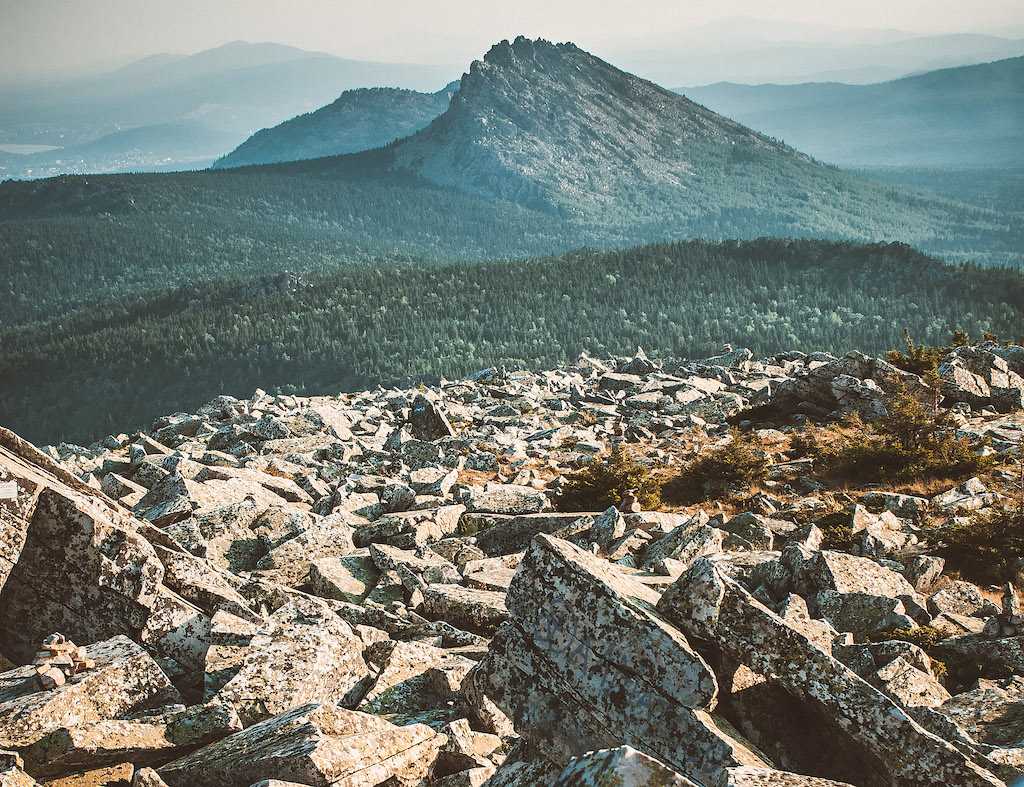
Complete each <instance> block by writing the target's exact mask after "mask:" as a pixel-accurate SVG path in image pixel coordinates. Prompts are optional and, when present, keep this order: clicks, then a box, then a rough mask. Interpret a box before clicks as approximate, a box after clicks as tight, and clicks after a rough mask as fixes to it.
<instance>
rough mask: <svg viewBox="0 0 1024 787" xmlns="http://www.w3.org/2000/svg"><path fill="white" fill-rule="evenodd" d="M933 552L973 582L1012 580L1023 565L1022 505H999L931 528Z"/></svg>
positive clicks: (991, 582)
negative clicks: (964, 518)
mask: <svg viewBox="0 0 1024 787" xmlns="http://www.w3.org/2000/svg"><path fill="white" fill-rule="evenodd" d="M927 539H928V542H929V543H930V544H931V545H932V551H933V552H934V553H935V554H937V555H939V556H940V557H942V558H945V560H946V563H947V565H948V566H949V567H950V568H951V569H954V570H956V571H959V572H960V574H961V575H962V576H964V577H966V578H967V579H969V580H971V581H972V582H976V583H979V584H997V583H1002V582H1013V581H1016V580H1017V578H1018V574H1019V572H1020V569H1021V567H1022V566H1024V508H1022V507H1020V506H1002V507H999V508H995V509H991V510H989V511H984V512H979V513H977V514H975V515H974V516H972V517H969V518H968V519H967V520H966V521H964V520H961V521H959V522H958V521H953V522H951V523H950V524H948V525H945V526H942V527H936V528H932V529H931V531H930V532H929V533H928V534H927Z"/></svg>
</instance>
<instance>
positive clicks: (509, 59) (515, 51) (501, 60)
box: [484, 36, 582, 67]
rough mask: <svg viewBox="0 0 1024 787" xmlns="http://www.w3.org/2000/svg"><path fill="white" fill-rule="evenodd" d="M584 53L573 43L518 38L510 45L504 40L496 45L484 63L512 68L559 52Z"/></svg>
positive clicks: (488, 52)
mask: <svg viewBox="0 0 1024 787" xmlns="http://www.w3.org/2000/svg"><path fill="white" fill-rule="evenodd" d="M579 51H582V50H580V49H579V47H577V46H576V45H575V44H573V43H571V42H564V43H560V44H556V43H553V42H551V41H548V40H547V39H546V38H536V39H532V38H527V37H526V36H516V38H515V40H514V41H512V42H511V43H509V41H508V39H507V38H506V39H503V40H502V41H499V42H498V43H496V44H494V46H492V47H491V48H490V49H489V50H488V51H487V54H485V55H484V62H485V63H491V64H493V65H496V66H504V67H510V66H515V65H516V64H518V63H521V62H523V61H528V60H533V59H535V58H536V57H537V56H539V55H554V54H557V53H559V52H579Z"/></svg>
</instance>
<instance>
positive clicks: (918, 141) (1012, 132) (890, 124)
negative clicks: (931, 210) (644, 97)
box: [679, 57, 1024, 168]
mask: <svg viewBox="0 0 1024 787" xmlns="http://www.w3.org/2000/svg"><path fill="white" fill-rule="evenodd" d="M679 92H681V93H684V94H685V95H686V96H687V97H689V98H692V99H693V100H694V101H697V102H699V103H701V104H703V105H705V106H707V107H709V108H710V109H713V110H714V111H716V112H719V113H721V114H724V115H727V116H729V117H731V118H734V119H735V120H738V121H739V122H741V123H744V124H745V125H748V126H750V127H751V128H756V129H757V130H758V131H762V132H764V133H766V134H769V135H771V136H773V137H777V138H780V139H783V140H785V141H786V142H787V143H789V144H791V145H793V146H795V147H797V148H799V149H801V150H803V151H806V152H807V153H810V154H811V155H813V156H816V157H817V158H820V159H822V160H824V161H829V162H832V163H835V164H840V165H847V166H851V165H852V166H866V165H871V166H879V165H888V166H919V167H958V168H963V167H1005V166H1024V57H1017V58H1012V59H1009V60H1001V61H998V62H994V63H985V64H982V65H976V66H964V67H960V68H949V69H943V70H940V71H933V72H930V73H927V74H922V75H919V76H913V77H907V78H904V79H898V80H894V81H891V82H883V83H880V84H876V85H841V84H834V83H825V84H805V85H738V84H731V83H719V84H714V85H707V86H704V87H690V88H680V89H679Z"/></svg>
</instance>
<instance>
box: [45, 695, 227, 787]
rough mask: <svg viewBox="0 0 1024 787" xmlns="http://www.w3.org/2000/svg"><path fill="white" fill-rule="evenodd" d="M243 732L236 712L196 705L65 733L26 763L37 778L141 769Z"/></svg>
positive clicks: (59, 732) (56, 732)
mask: <svg viewBox="0 0 1024 787" xmlns="http://www.w3.org/2000/svg"><path fill="white" fill-rule="evenodd" d="M241 729H242V723H241V721H240V720H239V718H238V714H236V713H235V712H234V710H233V709H231V708H229V707H227V706H225V705H218V704H216V703H210V704H208V705H194V706H192V707H191V708H185V709H183V710H175V711H172V712H170V713H160V714H155V715H152V716H149V715H147V716H143V717H141V718H135V719H131V720H125V721H121V720H110V721H96V722H88V723H84V724H76V725H74V726H72V727H62V728H60V729H59V730H54V731H53V732H51V733H49V734H48V735H46V736H44V737H43V738H41V739H40V740H38V741H37V742H36V743H34V744H33V745H32V746H30V747H29V748H28V749H26V750H25V761H26V762H27V763H28V767H29V770H31V771H32V773H34V774H35V775H36V776H47V775H52V776H56V775H59V774H62V773H70V772H72V771H74V770H77V769H81V768H96V767H97V766H101V765H114V764H117V763H123V762H130V763H132V764H133V765H134V766H136V767H139V766H141V765H146V764H150V765H151V764H154V763H163V762H167V761H168V760H172V759H174V758H175V757H178V756H180V755H181V754H184V753H185V752H187V751H190V750H191V749H195V748H198V747H199V746H202V745H204V744H207V743H212V742H213V741H215V740H219V739H220V738H225V737H227V736H228V735H231V734H232V733H235V732H239V731H240V730H241Z"/></svg>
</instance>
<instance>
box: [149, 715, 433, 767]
mask: <svg viewBox="0 0 1024 787" xmlns="http://www.w3.org/2000/svg"><path fill="white" fill-rule="evenodd" d="M446 742H447V737H446V736H445V735H441V734H439V733H436V732H434V730H432V729H431V728H430V727H427V726H426V725H423V724H411V725H408V726H406V727H396V726H394V725H393V724H391V723H390V722H387V721H385V720H384V719H381V718H379V717H377V716H370V715H368V714H365V713H359V712H357V711H349V710H343V709H341V708H337V707H335V706H333V705H320V704H316V703H312V704H309V705H303V706H301V707H298V708H294V709H293V710H290V711H288V712H287V713H283V714H280V715H278V716H274V717H272V718H270V719H267V720H266V721H263V722H260V723H259V724H255V725H253V726H252V727H250V728H248V729H246V730H243V731H242V732H239V733H236V734H234V735H232V736H230V737H228V738H225V739H223V740H221V741H218V742H217V743H213V744H211V745H209V746H206V747H204V748H202V749H200V750H199V751H197V752H193V753H192V754H190V755H188V756H187V757H182V758H181V759H178V760H175V761H174V762H171V763H168V764H167V765H164V766H163V767H162V768H159V769H158V771H157V772H158V773H159V775H160V777H161V778H162V779H163V780H164V781H165V782H167V784H168V785H170V787H238V786H239V785H249V784H254V783H256V782H259V781H261V780H263V779H280V780H282V781H288V782H298V783H300V784H308V785H311V786H312V787H327V785H335V786H341V787H373V786H374V785H378V784H381V783H383V782H385V781H387V780H388V779H390V778H392V777H396V778H399V779H402V778H405V779H409V780H411V781H412V780H416V779H422V778H424V777H425V776H427V774H428V773H429V772H430V768H431V765H432V763H433V761H434V759H435V757H436V756H437V753H438V752H439V751H440V749H441V747H442V746H443V745H444V744H445V743H446Z"/></svg>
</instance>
